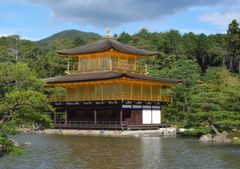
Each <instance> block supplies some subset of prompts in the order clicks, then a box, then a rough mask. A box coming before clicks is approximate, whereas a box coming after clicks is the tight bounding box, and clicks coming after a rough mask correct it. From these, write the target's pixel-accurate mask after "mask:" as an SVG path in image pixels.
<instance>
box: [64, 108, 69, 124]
mask: <svg viewBox="0 0 240 169" xmlns="http://www.w3.org/2000/svg"><path fill="white" fill-rule="evenodd" d="M67 116H68V112H67V110H65V113H64V124H67Z"/></svg>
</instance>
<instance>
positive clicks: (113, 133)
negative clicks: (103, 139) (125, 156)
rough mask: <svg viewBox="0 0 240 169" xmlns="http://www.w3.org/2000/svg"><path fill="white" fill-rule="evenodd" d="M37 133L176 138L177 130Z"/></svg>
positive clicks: (44, 132)
mask: <svg viewBox="0 0 240 169" xmlns="http://www.w3.org/2000/svg"><path fill="white" fill-rule="evenodd" d="M36 133H42V134H53V135H54V134H55V135H82V136H110V137H121V136H135V137H140V136H141V137H144V136H158V137H159V136H166V137H168V136H171V137H172V136H173V137H175V136H176V128H160V129H159V130H136V131H117V130H116V131H112V130H67V129H48V130H43V131H37V132H36Z"/></svg>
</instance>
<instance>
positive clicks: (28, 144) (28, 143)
mask: <svg viewBox="0 0 240 169" xmlns="http://www.w3.org/2000/svg"><path fill="white" fill-rule="evenodd" d="M23 145H24V146H31V145H32V143H31V142H24V143H23Z"/></svg>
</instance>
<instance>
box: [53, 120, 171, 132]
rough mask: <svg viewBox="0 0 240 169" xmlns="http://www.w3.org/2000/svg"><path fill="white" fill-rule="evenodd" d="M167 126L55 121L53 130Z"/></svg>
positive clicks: (157, 126) (140, 128) (114, 122)
mask: <svg viewBox="0 0 240 169" xmlns="http://www.w3.org/2000/svg"><path fill="white" fill-rule="evenodd" d="M169 126H170V125H168V124H129V123H128V122H127V121H122V122H120V121H96V122H94V121H67V122H64V121H57V122H55V123H54V128H68V129H115V130H154V129H158V128H160V127H161V128H165V127H169Z"/></svg>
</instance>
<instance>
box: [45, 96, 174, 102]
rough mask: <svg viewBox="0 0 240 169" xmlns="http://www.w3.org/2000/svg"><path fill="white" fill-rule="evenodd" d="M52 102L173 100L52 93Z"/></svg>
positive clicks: (155, 97) (168, 99) (165, 99)
mask: <svg viewBox="0 0 240 169" xmlns="http://www.w3.org/2000/svg"><path fill="white" fill-rule="evenodd" d="M49 100H50V102H74V101H104V100H107V101H112V100H129V101H156V102H167V103H170V102H172V96H171V95H168V96H149V95H134V96H131V95H130V94H119V95H118V94H104V95H87V96H58V95H50V96H49Z"/></svg>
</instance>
